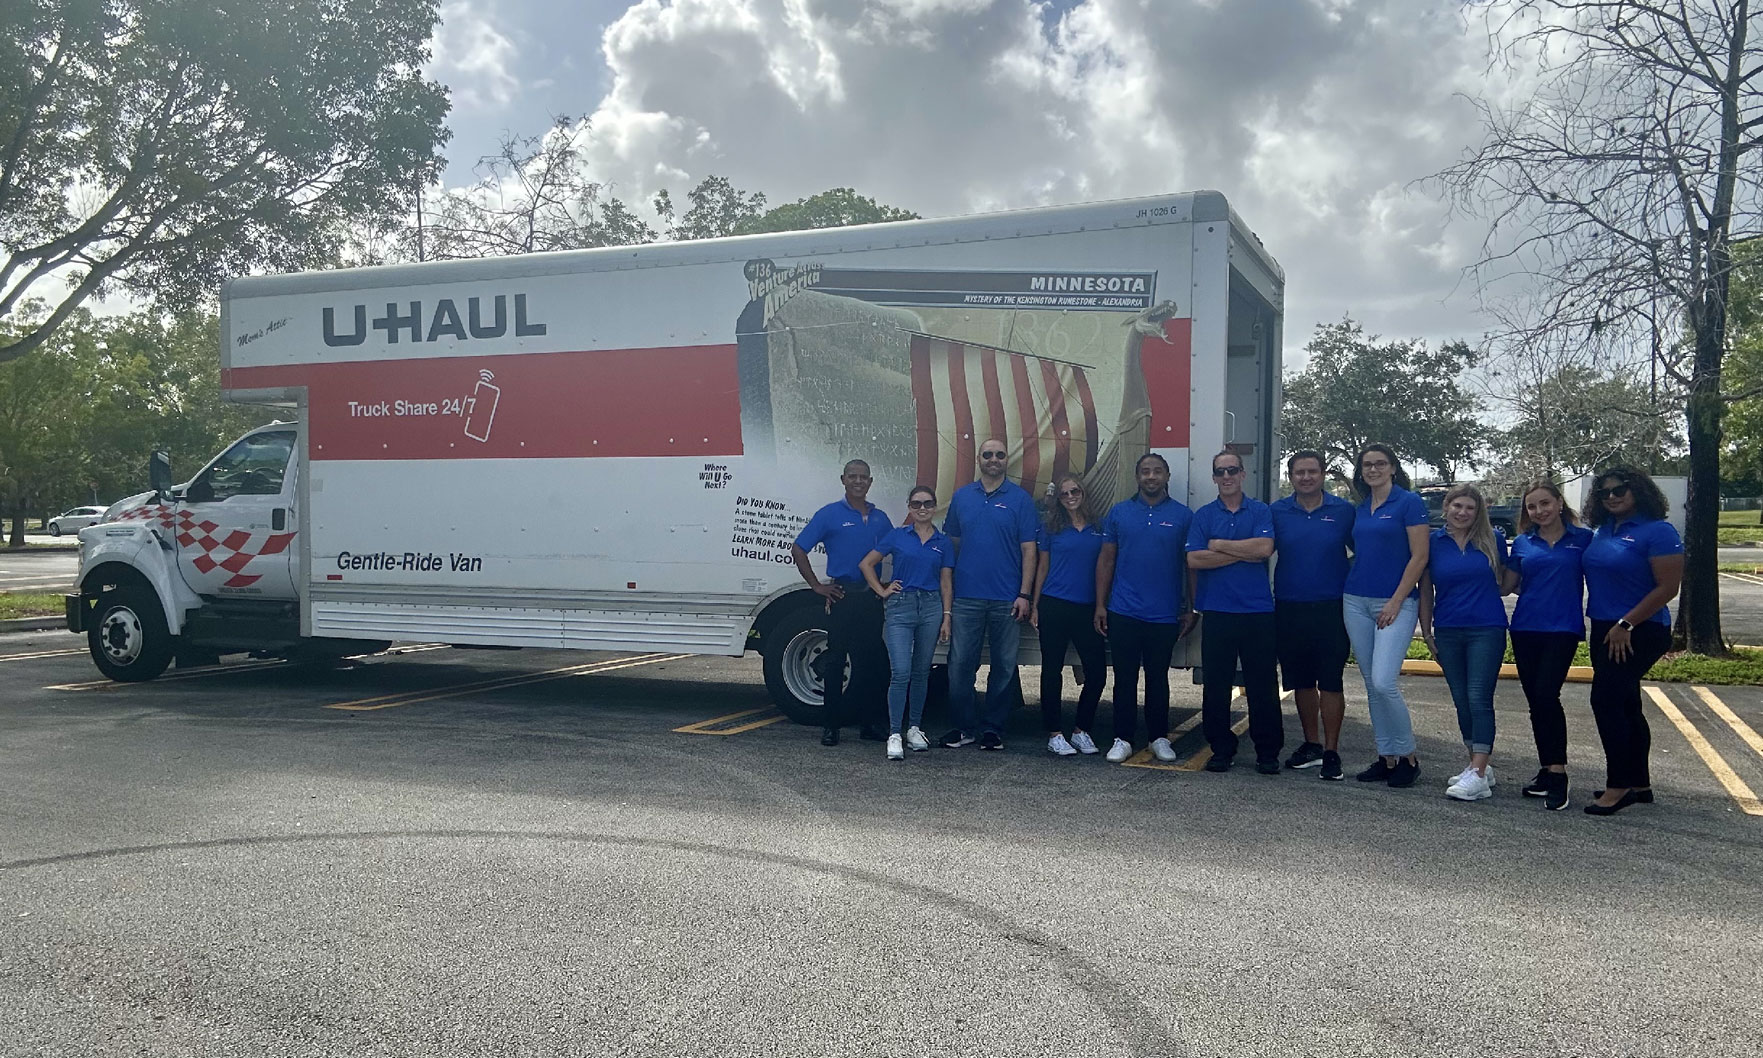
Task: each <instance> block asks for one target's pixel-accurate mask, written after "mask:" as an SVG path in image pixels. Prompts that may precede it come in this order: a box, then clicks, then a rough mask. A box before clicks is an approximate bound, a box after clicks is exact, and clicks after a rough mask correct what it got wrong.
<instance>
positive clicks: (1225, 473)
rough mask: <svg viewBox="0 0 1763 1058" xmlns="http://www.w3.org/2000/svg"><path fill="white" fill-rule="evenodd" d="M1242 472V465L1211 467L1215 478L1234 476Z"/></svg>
mask: <svg viewBox="0 0 1763 1058" xmlns="http://www.w3.org/2000/svg"><path fill="white" fill-rule="evenodd" d="M1242 472H1243V468H1242V467H1213V468H1212V476H1213V477H1215V478H1234V477H1236V476H1237V475H1238V474H1241V473H1242Z"/></svg>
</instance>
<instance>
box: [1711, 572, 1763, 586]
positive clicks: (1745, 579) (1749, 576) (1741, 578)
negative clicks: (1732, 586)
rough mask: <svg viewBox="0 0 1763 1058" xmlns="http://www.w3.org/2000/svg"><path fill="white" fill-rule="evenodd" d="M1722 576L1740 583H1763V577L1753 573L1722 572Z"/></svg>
mask: <svg viewBox="0 0 1763 1058" xmlns="http://www.w3.org/2000/svg"><path fill="white" fill-rule="evenodd" d="M1720 575H1721V576H1722V577H1730V578H1732V579H1733V580H1736V581H1738V582H1739V583H1741V584H1763V577H1759V576H1757V575H1756V574H1755V573H1722V574H1720Z"/></svg>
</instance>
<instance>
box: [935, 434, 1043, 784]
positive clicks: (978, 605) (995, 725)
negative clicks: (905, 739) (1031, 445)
mask: <svg viewBox="0 0 1763 1058" xmlns="http://www.w3.org/2000/svg"><path fill="white" fill-rule="evenodd" d="M1009 466H1010V450H1009V448H1008V447H1006V446H1005V444H1004V442H1003V441H1000V440H997V439H995V438H994V439H990V440H987V441H983V442H981V444H980V446H979V480H977V481H974V482H972V483H970V484H967V485H963V486H962V487H961V488H959V489H956V490H955V494H954V495H953V496H951V497H949V513H948V516H947V517H946V518H945V519H944V520H943V532H944V534H946V535H947V536H948V537H949V538H950V539H952V540H954V542H955V607H954V610H955V612H954V615H953V618H954V619H953V621H952V622H951V623H952V626H953V628H952V635H953V640H954V641H953V642H952V643H951V645H950V647H949V709H950V711H951V712H952V713H953V714H954V717H955V728H954V730H952V731H950V732H949V733H948V734H946V735H944V736H943V738H942V745H943V746H945V747H946V748H948V749H957V748H959V747H961V746H965V745H969V744H970V743H972V742H973V741H975V736H977V737H978V741H979V748H980V749H992V750H997V749H1003V748H1004V730H1005V728H1007V727H1008V726H1009V722H1010V707H1011V705H1012V704H1014V697H1013V696H1012V695H1011V694H1010V684H1011V681H1012V680H1014V679H1015V678H1016V654H1017V647H1018V645H1019V644H1020V642H1021V639H1022V622H1023V621H1024V620H1026V619H1027V618H1028V612H1029V603H1030V600H1032V599H1033V598H1034V593H1033V591H1032V590H1031V589H1032V588H1033V587H1034V576H1035V562H1036V558H1037V556H1036V548H1035V540H1036V537H1037V536H1038V535H1039V529H1040V519H1039V517H1038V516H1037V515H1036V513H1035V501H1034V497H1033V496H1030V495H1029V494H1028V491H1027V490H1026V489H1024V488H1023V487H1022V486H1020V485H1017V484H1015V483H1014V482H1012V481H1010V480H1008V479H1007V478H1005V476H1004V475H1005V472H1006V471H1007V470H1008V469H1009ZM988 642H989V643H990V645H991V665H992V667H991V675H990V676H989V677H988V678H987V679H986V704H985V709H984V710H983V713H981V712H976V710H975V709H974V678H975V677H976V676H977V675H978V674H979V654H980V647H981V645H982V644H985V643H988Z"/></svg>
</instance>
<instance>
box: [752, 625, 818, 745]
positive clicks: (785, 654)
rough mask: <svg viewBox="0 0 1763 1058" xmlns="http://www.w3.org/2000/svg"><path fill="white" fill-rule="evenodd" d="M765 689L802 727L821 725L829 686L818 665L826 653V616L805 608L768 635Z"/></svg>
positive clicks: (775, 627) (773, 700) (766, 638)
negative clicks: (823, 678) (822, 711)
mask: <svg viewBox="0 0 1763 1058" xmlns="http://www.w3.org/2000/svg"><path fill="white" fill-rule="evenodd" d="M765 641H766V648H765V655H764V656H765V689H766V690H767V691H769V692H771V700H772V702H773V703H775V704H776V705H777V707H778V708H779V709H782V710H783V711H784V714H785V715H786V716H788V717H789V718H790V719H791V720H794V721H795V722H796V723H798V724H818V723H820V719H821V715H822V713H821V710H822V708H823V706H824V704H825V694H826V689H825V684H823V683H822V682H821V678H820V669H819V667H818V666H817V665H816V664H815V662H817V661H818V660H819V659H820V656H821V655H822V654H824V653H826V614H825V613H824V612H822V611H821V610H820V608H818V607H814V606H802V607H798V608H797V609H795V610H792V611H791V612H790V613H787V614H785V615H784V616H783V618H782V619H780V620H779V621H778V623H777V624H776V625H775V626H773V627H772V629H771V630H770V631H768V632H766V633H765Z"/></svg>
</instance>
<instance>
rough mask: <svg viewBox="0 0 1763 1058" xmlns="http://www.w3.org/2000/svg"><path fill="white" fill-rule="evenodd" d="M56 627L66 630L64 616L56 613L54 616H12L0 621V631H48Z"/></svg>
mask: <svg viewBox="0 0 1763 1058" xmlns="http://www.w3.org/2000/svg"><path fill="white" fill-rule="evenodd" d="M57 628H59V629H61V630H62V631H66V630H67V617H66V616H64V615H60V614H57V615H56V616H54V617H13V618H9V619H7V620H5V621H0V633H5V632H49V631H53V630H55V629H57Z"/></svg>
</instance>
